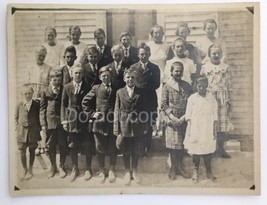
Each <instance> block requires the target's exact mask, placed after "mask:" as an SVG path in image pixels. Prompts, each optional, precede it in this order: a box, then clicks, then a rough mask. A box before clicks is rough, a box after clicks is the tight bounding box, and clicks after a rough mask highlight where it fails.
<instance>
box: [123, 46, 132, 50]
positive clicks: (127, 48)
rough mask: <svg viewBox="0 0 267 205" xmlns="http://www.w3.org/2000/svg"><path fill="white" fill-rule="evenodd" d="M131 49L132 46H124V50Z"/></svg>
mask: <svg viewBox="0 0 267 205" xmlns="http://www.w3.org/2000/svg"><path fill="white" fill-rule="evenodd" d="M130 47H131V46H128V47H124V46H123V50H125V49H127V50H129V49H130Z"/></svg>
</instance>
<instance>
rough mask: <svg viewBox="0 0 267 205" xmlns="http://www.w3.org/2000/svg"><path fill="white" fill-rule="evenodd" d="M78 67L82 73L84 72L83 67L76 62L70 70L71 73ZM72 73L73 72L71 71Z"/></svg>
mask: <svg viewBox="0 0 267 205" xmlns="http://www.w3.org/2000/svg"><path fill="white" fill-rule="evenodd" d="M77 68H79V69H80V70H81V71H82V72H83V73H84V69H83V67H82V66H81V64H76V65H75V66H74V67H73V70H72V73H73V71H74V70H75V69H77ZM73 74H74V73H73Z"/></svg>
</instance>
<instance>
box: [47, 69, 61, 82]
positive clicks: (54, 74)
mask: <svg viewBox="0 0 267 205" xmlns="http://www.w3.org/2000/svg"><path fill="white" fill-rule="evenodd" d="M56 77H59V78H62V73H61V71H60V70H59V69H53V70H51V71H50V73H49V80H51V79H52V78H56Z"/></svg>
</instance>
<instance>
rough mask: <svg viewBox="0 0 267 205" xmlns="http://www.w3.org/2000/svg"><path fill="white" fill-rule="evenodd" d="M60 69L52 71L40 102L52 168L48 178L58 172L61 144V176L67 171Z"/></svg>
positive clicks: (41, 117) (43, 129) (42, 123)
mask: <svg viewBox="0 0 267 205" xmlns="http://www.w3.org/2000/svg"><path fill="white" fill-rule="evenodd" d="M61 78H62V75H61V72H60V70H52V71H51V72H50V85H49V87H48V88H46V89H45V90H43V91H42V93H41V102H40V123H41V126H42V131H43V132H46V133H47V139H46V143H47V146H48V147H49V151H48V154H49V158H50V162H51V169H50V173H49V175H48V178H51V177H54V176H55V174H56V173H57V164H56V146H57V144H59V153H60V165H59V176H60V177H61V178H64V177H65V176H66V175H67V173H66V170H65V166H64V165H65V161H66V155H67V133H66V131H64V130H63V127H62V125H61V121H60V108H61V97H62V90H63V86H62V85H61V81H62V80H61Z"/></svg>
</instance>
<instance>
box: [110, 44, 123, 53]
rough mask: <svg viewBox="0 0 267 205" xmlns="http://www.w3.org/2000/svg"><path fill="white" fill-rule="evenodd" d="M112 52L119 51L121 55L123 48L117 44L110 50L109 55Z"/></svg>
mask: <svg viewBox="0 0 267 205" xmlns="http://www.w3.org/2000/svg"><path fill="white" fill-rule="evenodd" d="M114 51H120V52H121V53H122V54H123V47H122V46H121V45H120V44H117V45H115V46H113V47H112V48H111V53H113V52H114Z"/></svg>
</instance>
